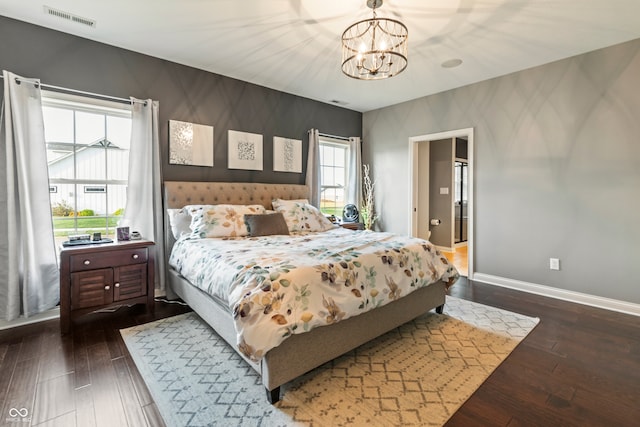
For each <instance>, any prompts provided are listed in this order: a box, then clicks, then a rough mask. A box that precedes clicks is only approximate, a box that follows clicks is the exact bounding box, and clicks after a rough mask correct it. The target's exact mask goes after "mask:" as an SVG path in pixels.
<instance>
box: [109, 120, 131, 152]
mask: <svg viewBox="0 0 640 427" xmlns="http://www.w3.org/2000/svg"><path fill="white" fill-rule="evenodd" d="M107 140H109V142H110V143H111V144H113V145H115V146H116V147H118V148H120V149H122V150H128V149H129V146H130V145H131V119H129V118H125V117H113V116H107Z"/></svg>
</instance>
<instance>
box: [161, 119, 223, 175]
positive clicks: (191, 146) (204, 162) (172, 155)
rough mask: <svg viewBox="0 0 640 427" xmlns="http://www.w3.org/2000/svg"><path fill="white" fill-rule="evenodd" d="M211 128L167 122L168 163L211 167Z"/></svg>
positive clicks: (176, 121) (175, 121) (174, 121)
mask: <svg viewBox="0 0 640 427" xmlns="http://www.w3.org/2000/svg"><path fill="white" fill-rule="evenodd" d="M213 142H214V141H213V126H208V125H200V124H196V123H189V122H182V121H179V120H169V163H170V164H172V165H188V166H208V167H213Z"/></svg>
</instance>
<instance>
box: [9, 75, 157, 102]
mask: <svg viewBox="0 0 640 427" xmlns="http://www.w3.org/2000/svg"><path fill="white" fill-rule="evenodd" d="M0 79H4V76H2V75H0ZM22 81H25V82H28V83H33V84H34V85H36V87H37V85H40V87H41V88H42V89H49V90H53V91H54V92H62V93H70V94H77V95H84V96H88V97H90V98H95V99H104V100H108V101H115V102H119V103H121V104H129V105H130V104H132V103H134V102H136V103H139V104H144V105H147V101H139V100H131V99H126V98H119V97H117V96H110V95H102V94H100V93H93V92H85V91H83V90H77V89H70V88H67V87H61V86H54V85H48V84H45V83H41V82H38V81H35V80H28V79H24V78H19V77H16V83H18V84H20V82H22Z"/></svg>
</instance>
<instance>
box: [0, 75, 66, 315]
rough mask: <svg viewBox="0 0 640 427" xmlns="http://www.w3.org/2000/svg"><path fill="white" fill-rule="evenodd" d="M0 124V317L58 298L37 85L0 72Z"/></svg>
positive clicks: (43, 305)
mask: <svg viewBox="0 0 640 427" xmlns="http://www.w3.org/2000/svg"><path fill="white" fill-rule="evenodd" d="M2 76H3V77H4V100H3V103H2V114H1V123H0V146H1V148H0V181H1V185H0V216H2V220H0V224H1V225H0V318H2V319H4V320H7V321H10V320H13V319H16V318H17V317H19V316H20V315H21V314H22V315H24V316H25V317H29V316H32V315H34V314H37V313H40V312H43V311H45V310H48V309H51V308H53V307H55V306H56V305H57V304H58V302H59V300H60V279H59V271H58V256H57V252H56V246H55V240H54V237H53V224H52V222H51V204H50V201H49V173H48V166H47V149H46V145H45V140H44V119H43V117H42V100H41V96H40V82H39V81H38V80H32V79H31V80H30V79H25V78H22V77H19V76H16V75H15V74H13V73H10V72H8V71H3V72H2Z"/></svg>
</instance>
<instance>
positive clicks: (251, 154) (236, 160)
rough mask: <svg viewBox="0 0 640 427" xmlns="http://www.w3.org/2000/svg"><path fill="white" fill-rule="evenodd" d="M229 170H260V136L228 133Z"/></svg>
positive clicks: (236, 132) (235, 132) (232, 131)
mask: <svg viewBox="0 0 640 427" xmlns="http://www.w3.org/2000/svg"><path fill="white" fill-rule="evenodd" d="M228 167H229V169H249V170H259V171H261V170H262V135H260V134H257V133H248V132H238V131H235V130H230V131H229V166H228Z"/></svg>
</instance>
